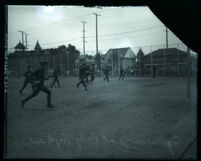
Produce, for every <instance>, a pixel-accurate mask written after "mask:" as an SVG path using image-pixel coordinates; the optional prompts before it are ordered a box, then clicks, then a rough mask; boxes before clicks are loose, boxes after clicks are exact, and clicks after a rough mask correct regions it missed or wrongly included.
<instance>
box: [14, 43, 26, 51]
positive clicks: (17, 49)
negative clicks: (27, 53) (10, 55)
mask: <svg viewBox="0 0 201 161" xmlns="http://www.w3.org/2000/svg"><path fill="white" fill-rule="evenodd" d="M24 50H25V46H24V45H23V44H22V43H21V42H19V43H18V44H17V45H16V46H15V52H21V51H24Z"/></svg>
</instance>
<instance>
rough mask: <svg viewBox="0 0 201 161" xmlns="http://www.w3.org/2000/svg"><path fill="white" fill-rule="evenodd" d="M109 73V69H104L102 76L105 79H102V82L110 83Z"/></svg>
mask: <svg viewBox="0 0 201 161" xmlns="http://www.w3.org/2000/svg"><path fill="white" fill-rule="evenodd" d="M109 72H110V70H109V68H107V67H106V69H105V70H104V75H105V77H104V78H103V80H104V81H105V80H107V81H108V82H109V81H110V80H109Z"/></svg>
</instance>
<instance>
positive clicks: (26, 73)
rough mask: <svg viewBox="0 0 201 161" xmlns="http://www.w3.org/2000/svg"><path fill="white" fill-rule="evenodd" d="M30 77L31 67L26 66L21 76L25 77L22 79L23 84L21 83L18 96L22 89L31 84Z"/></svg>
mask: <svg viewBox="0 0 201 161" xmlns="http://www.w3.org/2000/svg"><path fill="white" fill-rule="evenodd" d="M31 75H32V70H31V65H28V66H27V70H26V71H25V72H24V74H23V76H24V77H25V79H24V83H23V86H22V88H21V89H20V94H22V92H23V90H24V88H25V87H26V86H27V85H28V84H29V83H30V84H32V82H31Z"/></svg>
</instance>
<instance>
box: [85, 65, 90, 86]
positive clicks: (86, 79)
mask: <svg viewBox="0 0 201 161" xmlns="http://www.w3.org/2000/svg"><path fill="white" fill-rule="evenodd" d="M89 75H90V66H89V65H86V68H85V82H86V84H89V83H90V81H89Z"/></svg>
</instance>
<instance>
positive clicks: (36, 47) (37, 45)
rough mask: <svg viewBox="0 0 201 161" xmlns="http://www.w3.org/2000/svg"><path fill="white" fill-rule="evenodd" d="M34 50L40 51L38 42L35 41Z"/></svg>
mask: <svg viewBox="0 0 201 161" xmlns="http://www.w3.org/2000/svg"><path fill="white" fill-rule="evenodd" d="M34 49H35V50H41V47H40V44H39V42H38V41H37V42H36V45H35V48H34Z"/></svg>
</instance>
